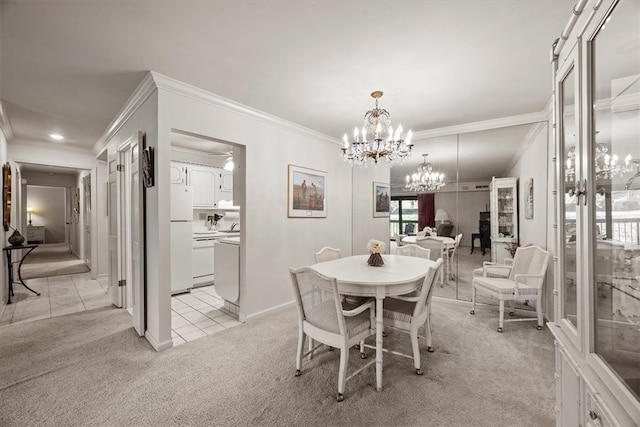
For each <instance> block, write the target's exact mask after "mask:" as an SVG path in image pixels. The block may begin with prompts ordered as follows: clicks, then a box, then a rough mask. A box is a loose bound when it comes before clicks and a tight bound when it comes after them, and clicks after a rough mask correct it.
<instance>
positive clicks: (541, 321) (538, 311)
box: [536, 295, 544, 331]
mask: <svg viewBox="0 0 640 427" xmlns="http://www.w3.org/2000/svg"><path fill="white" fill-rule="evenodd" d="M536 314H537V315H538V327H537V329H538V330H539V331H541V330H542V327H543V326H544V319H543V318H542V304H540V296H539V295H538V299H537V300H536Z"/></svg>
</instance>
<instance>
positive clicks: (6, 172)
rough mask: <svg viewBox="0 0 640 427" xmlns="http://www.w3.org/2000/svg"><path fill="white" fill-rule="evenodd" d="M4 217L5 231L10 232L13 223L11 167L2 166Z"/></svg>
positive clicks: (8, 165) (7, 164)
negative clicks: (10, 225)
mask: <svg viewBox="0 0 640 427" xmlns="http://www.w3.org/2000/svg"><path fill="white" fill-rule="evenodd" d="M2 217H3V222H4V223H3V226H4V231H9V224H10V223H11V165H10V164H9V162H7V163H5V164H4V165H3V166H2Z"/></svg>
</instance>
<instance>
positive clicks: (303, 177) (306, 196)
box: [287, 165, 327, 218]
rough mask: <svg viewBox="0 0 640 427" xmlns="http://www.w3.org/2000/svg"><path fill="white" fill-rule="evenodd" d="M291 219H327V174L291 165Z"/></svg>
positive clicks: (289, 210)
mask: <svg viewBox="0 0 640 427" xmlns="http://www.w3.org/2000/svg"><path fill="white" fill-rule="evenodd" d="M287 196H288V197H287V204H288V217H289V218H326V217H327V172H323V171H319V170H315V169H308V168H305V167H302V166H295V165H289V181H288V189H287Z"/></svg>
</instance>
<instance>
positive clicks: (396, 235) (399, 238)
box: [394, 233, 407, 248]
mask: <svg viewBox="0 0 640 427" xmlns="http://www.w3.org/2000/svg"><path fill="white" fill-rule="evenodd" d="M405 237H407V235H406V234H400V233H394V239H395V241H396V247H398V248H399V247H400V246H402V245H404V243H402V239H404V238H405Z"/></svg>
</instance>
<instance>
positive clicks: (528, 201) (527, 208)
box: [524, 178, 533, 219]
mask: <svg viewBox="0 0 640 427" xmlns="http://www.w3.org/2000/svg"><path fill="white" fill-rule="evenodd" d="M524 218H525V219H533V178H529V179H528V180H527V181H526V182H525V184H524Z"/></svg>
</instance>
